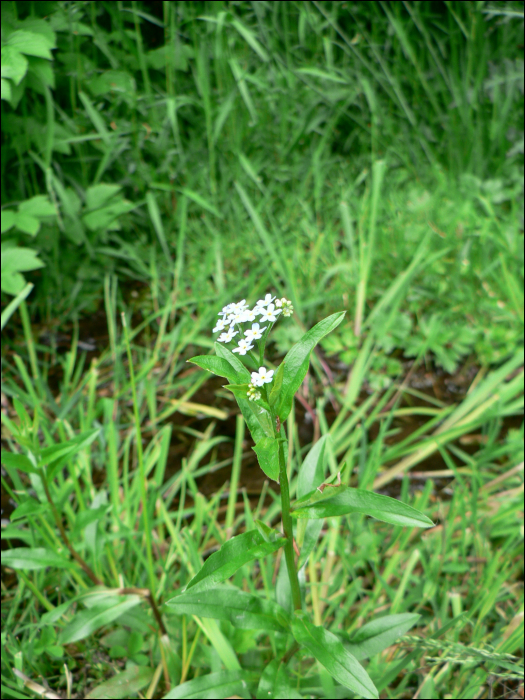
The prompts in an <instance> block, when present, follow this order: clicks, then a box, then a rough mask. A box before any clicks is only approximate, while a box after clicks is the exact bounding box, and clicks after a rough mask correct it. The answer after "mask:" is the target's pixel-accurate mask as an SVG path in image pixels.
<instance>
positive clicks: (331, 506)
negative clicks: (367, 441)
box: [292, 485, 434, 527]
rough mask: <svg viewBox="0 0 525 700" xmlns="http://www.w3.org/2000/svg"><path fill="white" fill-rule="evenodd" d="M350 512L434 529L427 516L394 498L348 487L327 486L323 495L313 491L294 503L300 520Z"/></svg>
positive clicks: (295, 511) (400, 523)
mask: <svg viewBox="0 0 525 700" xmlns="http://www.w3.org/2000/svg"><path fill="white" fill-rule="evenodd" d="M334 492H335V493H334ZM348 513H363V514H364V515H370V516H371V517H372V518H376V519H377V520H382V521H383V522H385V523H392V524H393V525H403V526H406V527H434V523H433V522H432V520H430V518H427V516H426V515H423V513H420V512H419V511H418V510H416V509H415V508H412V507H411V506H407V505H406V504H405V503H402V502H401V501H398V500H397V499H395V498H390V497H389V496H382V495H380V494H378V493H373V492H372V491H365V490H364V489H354V488H350V487H349V486H345V485H341V486H335V487H330V486H326V487H325V489H324V491H323V492H322V493H320V492H319V491H318V490H316V491H313V492H312V493H310V494H308V495H307V496H305V497H304V498H301V499H300V500H299V501H296V502H295V503H293V504H292V515H294V516H295V517H297V518H313V519H317V518H328V517H333V516H338V515H347V514H348Z"/></svg>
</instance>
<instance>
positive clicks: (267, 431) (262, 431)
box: [235, 397, 273, 443]
mask: <svg viewBox="0 0 525 700" xmlns="http://www.w3.org/2000/svg"><path fill="white" fill-rule="evenodd" d="M235 398H236V400H237V403H238V405H239V408H240V409H241V411H242V415H243V416H244V420H245V421H246V425H247V426H248V428H249V430H250V433H251V434H252V438H253V441H254V442H256V443H257V442H260V441H261V440H262V439H263V438H264V437H273V427H272V417H271V416H270V413H269V412H268V411H267V410H266V409H265V408H264V407H263V406H260V405H259V402H258V401H248V399H246V400H244V399H240V398H239V397H235Z"/></svg>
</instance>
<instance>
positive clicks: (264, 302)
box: [256, 294, 275, 307]
mask: <svg viewBox="0 0 525 700" xmlns="http://www.w3.org/2000/svg"><path fill="white" fill-rule="evenodd" d="M274 299H275V297H272V295H271V294H267V295H266V296H265V297H264V299H259V301H258V302H257V304H256V306H259V307H261V306H268V304H271V303H272V301H273V300H274Z"/></svg>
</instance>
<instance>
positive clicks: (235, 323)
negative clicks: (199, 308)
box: [213, 294, 293, 386]
mask: <svg viewBox="0 0 525 700" xmlns="http://www.w3.org/2000/svg"><path fill="white" fill-rule="evenodd" d="M274 302H275V303H274ZM292 312H293V306H292V302H291V301H289V300H288V299H285V298H284V297H283V298H282V299H276V298H275V297H273V296H272V295H271V294H267V295H266V296H265V297H264V299H259V301H258V302H257V303H256V304H255V306H254V307H253V309H250V308H249V307H248V305H247V303H246V299H243V300H242V301H238V302H236V303H233V304H227V305H226V306H225V307H224V308H223V309H222V311H219V314H218V315H219V320H218V321H217V323H216V325H215V328H214V329H213V332H214V333H219V332H220V333H221V335H220V336H219V337H218V338H217V340H218V341H219V343H231V341H232V340H233V339H234V338H235V336H236V335H239V332H240V331H242V329H241V328H240V324H241V323H251V324H252V327H251V328H248V329H247V330H245V331H243V333H244V336H245V337H244V338H240V339H239V340H238V345H237V347H236V348H234V349H233V352H238V353H239V355H246V353H247V352H249V351H250V350H252V348H253V341H254V340H260V339H261V338H262V335H263V333H264V331H265V330H266V329H267V328H268V326H262V327H261V325H259V322H260V323H275V321H277V318H278V317H279V314H281V313H282V315H283V316H291V315H292ZM256 319H258V321H259V322H255V321H256ZM236 328H237V329H238V330H236ZM261 369H262V368H261ZM254 374H256V373H254ZM269 381H271V379H270V380H269ZM263 383H264V382H263ZM256 386H262V384H256Z"/></svg>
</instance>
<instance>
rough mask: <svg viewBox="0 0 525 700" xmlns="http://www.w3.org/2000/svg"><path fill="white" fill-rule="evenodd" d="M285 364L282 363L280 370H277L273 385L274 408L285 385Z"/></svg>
mask: <svg viewBox="0 0 525 700" xmlns="http://www.w3.org/2000/svg"><path fill="white" fill-rule="evenodd" d="M284 365H285V363H284V362H281V364H280V365H279V368H278V369H277V372H276V373H275V376H274V378H273V383H272V390H271V392H270V406H274V405H275V402H276V401H277V399H278V398H279V395H280V393H281V387H282V385H283V376H284Z"/></svg>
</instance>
